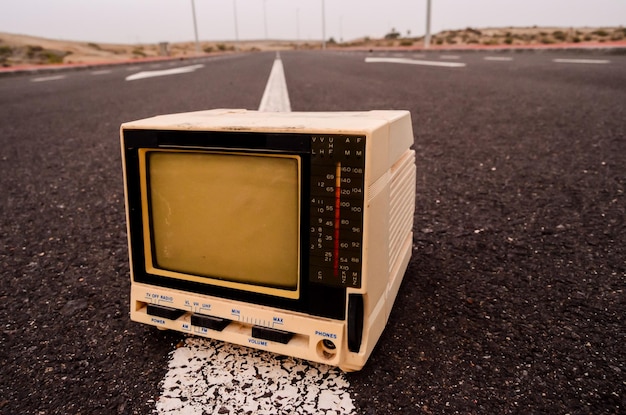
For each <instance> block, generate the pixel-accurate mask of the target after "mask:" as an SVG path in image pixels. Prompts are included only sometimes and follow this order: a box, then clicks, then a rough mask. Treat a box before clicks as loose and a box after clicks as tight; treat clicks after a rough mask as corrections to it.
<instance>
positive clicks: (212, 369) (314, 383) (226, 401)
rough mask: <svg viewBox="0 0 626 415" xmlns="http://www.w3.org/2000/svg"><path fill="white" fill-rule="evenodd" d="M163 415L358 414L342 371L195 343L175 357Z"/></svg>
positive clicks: (223, 345)
mask: <svg viewBox="0 0 626 415" xmlns="http://www.w3.org/2000/svg"><path fill="white" fill-rule="evenodd" d="M168 369H169V370H168V373H167V375H166V376H165V379H164V380H163V383H162V388H163V392H162V394H161V396H160V397H159V399H158V401H157V403H156V411H157V413H158V414H162V415H163V414H180V415H182V414H277V413H281V414H300V415H309V414H310V415H313V414H326V413H328V414H337V415H344V414H345V415H348V414H351V413H352V412H353V411H354V404H353V402H352V398H351V397H350V394H349V393H348V392H347V389H348V387H349V384H348V382H347V381H346V379H345V377H344V375H343V373H342V372H341V370H339V369H337V368H334V367H331V366H326V365H318V364H312V363H309V362H306V361H303V360H300V359H296V358H293V357H285V356H278V355H275V354H273V353H269V352H265V351H260V350H255V349H250V348H247V347H243V346H237V345H232V344H229V343H224V342H220V341H216V340H208V339H201V338H193V337H189V338H187V339H186V340H185V345H184V346H183V347H180V348H178V349H176V350H175V351H174V352H172V354H171V359H170V362H169V366H168Z"/></svg>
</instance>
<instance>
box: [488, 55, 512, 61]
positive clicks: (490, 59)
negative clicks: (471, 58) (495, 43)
mask: <svg viewBox="0 0 626 415" xmlns="http://www.w3.org/2000/svg"><path fill="white" fill-rule="evenodd" d="M483 59H485V60H486V61H496V62H510V61H512V60H513V58H511V57H507V56H485V57H484V58H483Z"/></svg>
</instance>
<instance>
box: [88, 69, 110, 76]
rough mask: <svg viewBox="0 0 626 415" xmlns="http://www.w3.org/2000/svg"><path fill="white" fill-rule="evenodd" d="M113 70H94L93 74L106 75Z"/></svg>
mask: <svg viewBox="0 0 626 415" xmlns="http://www.w3.org/2000/svg"><path fill="white" fill-rule="evenodd" d="M111 72H112V71H111V70H110V69H102V70H100V71H93V72H92V73H91V74H92V75H106V74H108V73H111Z"/></svg>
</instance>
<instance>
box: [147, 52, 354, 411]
mask: <svg viewBox="0 0 626 415" xmlns="http://www.w3.org/2000/svg"><path fill="white" fill-rule="evenodd" d="M259 111H273V112H290V111H291V104H290V101H289V94H288V92H287V83H286V81H285V73H284V68H283V63H282V60H281V59H280V55H278V54H277V55H276V59H275V60H274V63H273V65H272V70H271V71H270V76H269V79H268V81H267V84H266V87H265V91H264V93H263V98H262V99H261V105H260V106H259ZM349 386H350V384H349V383H348V381H347V379H346V378H345V375H344V374H343V372H342V371H341V370H340V369H338V368H335V367H331V366H327V365H322V364H317V363H311V362H308V361H305V360H301V359H296V358H293V357H284V356H278V355H276V354H273V353H270V352H266V351H262V350H256V349H251V348H246V347H242V346H237V345H232V344H229V343H225V342H221V341H218V340H210V339H203V338H197V337H190V338H187V339H186V340H185V346H183V347H180V348H178V349H176V350H175V351H173V352H172V354H171V357H170V362H169V365H168V372H167V374H166V375H165V377H164V379H163V382H162V389H163V390H162V393H161V396H160V397H159V399H158V401H157V404H156V412H157V414H159V415H164V414H175V415H183V414H204V413H207V414H219V413H227V414H276V413H281V414H297V415H314V414H320V413H324V414H326V413H328V414H330V413H332V414H337V415H348V414H351V413H353V412H354V409H355V408H354V404H353V402H352V398H351V397H350V393H349Z"/></svg>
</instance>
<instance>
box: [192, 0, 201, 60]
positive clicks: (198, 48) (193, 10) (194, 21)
mask: <svg viewBox="0 0 626 415" xmlns="http://www.w3.org/2000/svg"><path fill="white" fill-rule="evenodd" d="M191 13H192V14H193V31H194V33H195V35H196V53H197V54H200V42H199V41H198V24H197V23H196V2H195V0H191Z"/></svg>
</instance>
